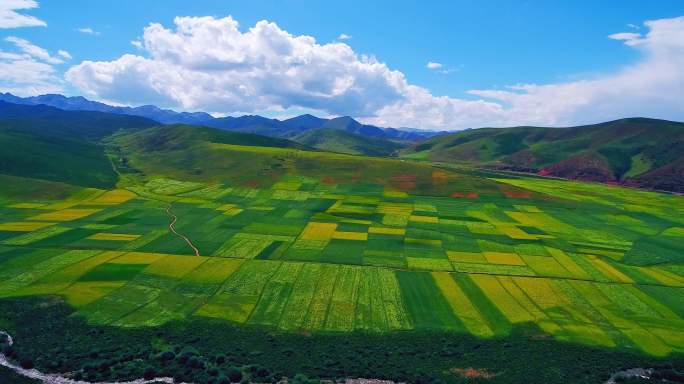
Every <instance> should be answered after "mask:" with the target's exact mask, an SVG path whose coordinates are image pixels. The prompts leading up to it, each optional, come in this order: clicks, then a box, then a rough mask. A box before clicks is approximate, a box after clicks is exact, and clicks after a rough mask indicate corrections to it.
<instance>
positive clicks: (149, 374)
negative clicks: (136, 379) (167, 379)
mask: <svg viewBox="0 0 684 384" xmlns="http://www.w3.org/2000/svg"><path fill="white" fill-rule="evenodd" d="M155 376H157V371H156V370H155V369H154V367H147V368H145V372H144V373H143V377H144V378H145V380H152V379H154V377H155Z"/></svg>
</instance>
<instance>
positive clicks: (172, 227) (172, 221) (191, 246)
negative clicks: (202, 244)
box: [166, 204, 200, 256]
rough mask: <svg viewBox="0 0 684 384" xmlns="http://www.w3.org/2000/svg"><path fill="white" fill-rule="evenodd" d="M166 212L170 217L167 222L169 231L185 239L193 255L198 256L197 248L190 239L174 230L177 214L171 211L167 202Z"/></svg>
mask: <svg viewBox="0 0 684 384" xmlns="http://www.w3.org/2000/svg"><path fill="white" fill-rule="evenodd" d="M166 214H167V215H169V216H170V217H171V223H169V231H171V232H173V234H174V235H176V236H178V237H180V238H181V239H183V240H185V242H186V243H188V245H189V246H190V248H192V250H193V251H194V252H195V256H200V251H199V249H197V247H195V245H194V244H192V241H190V239H189V238H188V237H187V236H185V235H183V234H180V233H178V231H176V228H175V227H174V226H175V225H176V222H177V221H178V216H176V215H175V214H174V213H173V212H171V204H169V206H168V207H166Z"/></svg>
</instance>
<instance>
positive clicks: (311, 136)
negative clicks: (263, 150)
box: [292, 128, 406, 156]
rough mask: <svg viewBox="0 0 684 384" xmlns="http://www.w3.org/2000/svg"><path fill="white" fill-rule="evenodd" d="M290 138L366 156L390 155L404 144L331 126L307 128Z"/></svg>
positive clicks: (321, 148)
mask: <svg viewBox="0 0 684 384" xmlns="http://www.w3.org/2000/svg"><path fill="white" fill-rule="evenodd" d="M292 140H294V141H297V142H299V143H302V144H304V145H306V146H309V147H312V148H316V149H320V150H324V151H329V152H338V153H347V154H350V155H366V156H391V155H393V154H395V153H396V151H397V150H399V149H400V148H404V147H405V146H406V145H405V144H402V143H400V142H395V141H391V140H387V139H384V138H382V137H367V136H362V135H360V134H356V133H351V132H348V131H346V130H340V129H333V128H319V129H313V130H309V131H306V132H304V133H302V134H301V135H298V136H295V137H293V138H292Z"/></svg>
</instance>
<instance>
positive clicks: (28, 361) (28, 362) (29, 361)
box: [19, 357, 35, 369]
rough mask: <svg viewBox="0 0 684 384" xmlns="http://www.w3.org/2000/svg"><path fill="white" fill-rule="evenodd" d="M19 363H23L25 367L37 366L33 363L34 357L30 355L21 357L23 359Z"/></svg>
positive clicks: (22, 365)
mask: <svg viewBox="0 0 684 384" xmlns="http://www.w3.org/2000/svg"><path fill="white" fill-rule="evenodd" d="M19 365H21V367H22V368H24V369H33V367H34V366H35V365H34V364H33V359H32V358H30V357H23V358H21V360H20V361H19Z"/></svg>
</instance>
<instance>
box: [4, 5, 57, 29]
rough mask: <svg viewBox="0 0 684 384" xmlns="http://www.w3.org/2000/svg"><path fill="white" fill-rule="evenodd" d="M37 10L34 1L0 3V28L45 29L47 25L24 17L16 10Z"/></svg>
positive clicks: (32, 17)
mask: <svg viewBox="0 0 684 384" xmlns="http://www.w3.org/2000/svg"><path fill="white" fill-rule="evenodd" d="M33 8H38V3H37V2H36V1H34V0H2V1H0V28H20V27H45V26H47V24H46V23H45V22H44V21H43V20H40V19H38V18H37V17H34V16H29V15H25V14H22V13H19V12H17V10H25V9H33Z"/></svg>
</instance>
